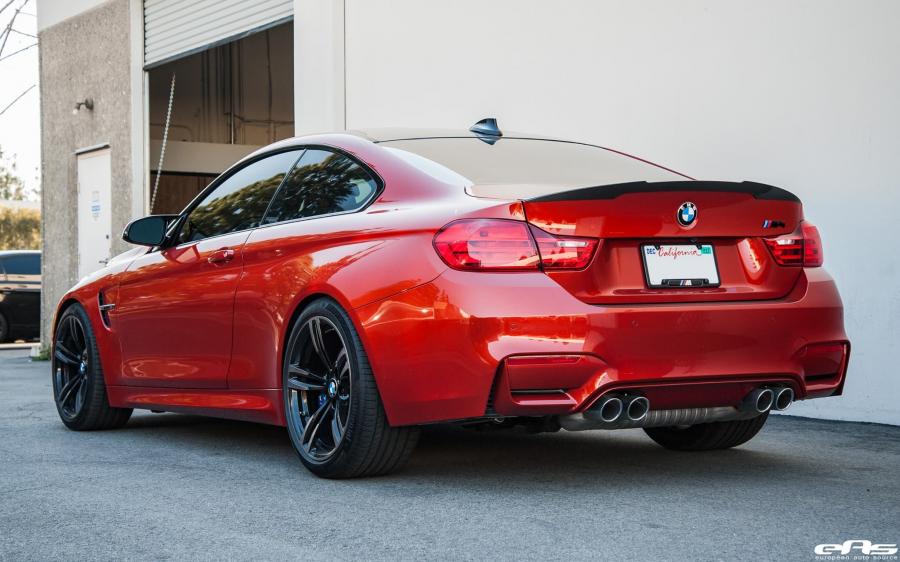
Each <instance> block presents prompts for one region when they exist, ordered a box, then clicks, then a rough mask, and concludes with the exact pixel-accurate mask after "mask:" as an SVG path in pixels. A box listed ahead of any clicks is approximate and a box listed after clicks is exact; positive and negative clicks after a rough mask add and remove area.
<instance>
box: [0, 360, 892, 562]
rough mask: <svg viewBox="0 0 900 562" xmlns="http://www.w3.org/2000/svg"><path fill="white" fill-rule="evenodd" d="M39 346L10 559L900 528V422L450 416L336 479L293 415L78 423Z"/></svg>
mask: <svg viewBox="0 0 900 562" xmlns="http://www.w3.org/2000/svg"><path fill="white" fill-rule="evenodd" d="M26 354H27V350H19V351H0V559H3V560H15V561H19V560H77V559H88V558H89V559H94V560H128V559H133V560H141V559H154V560H156V559H207V560H220V559H255V560H270V559H299V558H303V559H305V560H330V559H356V560H370V559H402V560H423V559H435V560H446V559H453V560H455V559H465V560H475V559H478V560H483V559H488V560H532V559H533V560H544V559H560V560H562V559H590V560H611V559H612V560H625V559H628V560H686V559H701V560H713V559H716V560H776V559H777V560H810V559H814V554H813V548H814V546H815V545H816V544H818V543H825V542H828V543H840V542H843V541H844V540H846V539H870V540H872V541H875V542H878V543H897V542H900V428H898V427H889V426H879V425H867V424H853V423H836V422H822V421H813V420H805V419H799V418H791V417H785V416H779V417H773V418H772V419H770V420H769V422H768V424H767V426H766V427H765V428H764V429H763V431H762V432H761V434H760V435H759V436H757V438H756V439H754V440H753V441H751V442H750V443H749V444H747V445H745V446H743V447H740V448H738V449H734V450H730V451H721V452H713V453H700V454H697V453H673V452H669V451H666V450H664V449H662V448H659V447H657V446H656V445H655V444H653V443H652V442H651V441H650V440H649V439H647V438H646V437H645V436H644V435H643V433H642V432H641V431H640V430H625V431H614V432H588V433H566V432H560V433H556V434H543V435H537V436H535V435H527V434H524V433H519V432H516V431H505V432H504V431H493V432H475V431H470V430H463V429H459V428H433V429H431V430H429V431H427V432H426V433H425V434H424V435H423V438H422V441H421V443H420V446H419V448H418V450H417V451H416V453H415V454H414V456H413V458H412V460H411V462H410V463H409V465H408V466H407V468H406V469H405V470H403V471H402V472H400V473H398V474H395V475H392V476H389V477H383V478H374V479H368V480H355V481H327V480H320V479H317V478H315V477H313V476H311V475H310V474H309V473H307V472H306V471H305V470H304V469H303V467H302V465H300V463H299V461H298V460H297V458H296V456H295V454H294V452H293V450H292V449H291V446H290V444H289V443H288V438H287V435H286V433H285V431H284V430H283V429H281V428H277V427H268V426H264V425H255V424H251V423H240V422H231V421H221V420H215V419H206V418H201V417H194V416H184V415H175V414H149V413H136V414H135V416H134V417H133V418H132V420H131V422H130V423H129V424H128V426H127V427H126V428H125V429H122V430H117V431H108V432H93V433H75V432H72V431H68V430H67V429H65V428H64V427H63V425H62V424H61V423H60V422H59V420H58V418H57V415H56V411H55V409H54V406H53V402H52V399H51V390H50V382H49V380H50V379H49V373H48V369H49V365H48V364H47V363H31V362H29V360H28V358H27V357H25V355H26ZM893 559H896V558H893Z"/></svg>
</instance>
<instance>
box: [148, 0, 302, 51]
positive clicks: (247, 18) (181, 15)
mask: <svg viewBox="0 0 900 562" xmlns="http://www.w3.org/2000/svg"><path fill="white" fill-rule="evenodd" d="M293 5H294V2H293V0H255V1H253V2H247V1H246V0H144V65H145V66H146V67H148V68H149V67H153V66H157V65H159V64H161V63H163V62H166V61H169V60H172V59H174V58H178V57H183V56H185V55H186V54H190V53H193V52H196V51H199V50H202V49H208V48H209V47H212V46H215V45H219V44H222V43H225V42H227V41H233V40H235V39H238V38H240V37H243V36H245V35H248V34H250V33H253V32H256V31H260V30H262V29H265V28H267V27H272V26H274V25H278V24H279V23H283V22H285V21H286V20H288V19H290V18H291V16H292V14H293Z"/></svg>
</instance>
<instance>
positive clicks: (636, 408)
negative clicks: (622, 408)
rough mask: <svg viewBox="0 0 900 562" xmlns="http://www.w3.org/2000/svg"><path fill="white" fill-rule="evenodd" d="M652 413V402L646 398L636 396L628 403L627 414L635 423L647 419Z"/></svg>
mask: <svg viewBox="0 0 900 562" xmlns="http://www.w3.org/2000/svg"><path fill="white" fill-rule="evenodd" d="M649 412H650V401H649V400H647V398H645V397H644V396H635V397H633V398H631V400H629V402H628V407H627V408H626V414H627V415H628V419H629V420H631V421H633V422H639V421H641V420H643V419H644V418H646V417H647V414H648V413H649Z"/></svg>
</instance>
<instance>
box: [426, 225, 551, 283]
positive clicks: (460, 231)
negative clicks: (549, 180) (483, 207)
mask: <svg viewBox="0 0 900 562" xmlns="http://www.w3.org/2000/svg"><path fill="white" fill-rule="evenodd" d="M434 249H435V250H437V253H438V254H439V255H440V256H441V258H443V260H444V261H445V262H447V265H449V266H450V267H452V268H454V269H471V270H490V271H518V270H523V269H535V270H536V269H538V264H539V262H540V257H539V256H538V253H537V247H536V246H535V245H534V240H532V239H531V235H530V234H529V233H528V226H527V225H526V224H525V223H524V222H519V221H512V220H495V219H463V220H458V221H456V222H451V223H450V224H448V225H447V226H445V227H444V228H442V229H441V231H440V232H438V233H437V234H436V235H435V237H434Z"/></svg>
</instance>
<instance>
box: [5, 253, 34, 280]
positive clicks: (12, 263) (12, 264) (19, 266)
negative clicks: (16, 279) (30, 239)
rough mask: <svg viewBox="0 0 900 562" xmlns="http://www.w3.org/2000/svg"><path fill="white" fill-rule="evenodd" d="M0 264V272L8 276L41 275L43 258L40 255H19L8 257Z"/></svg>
mask: <svg viewBox="0 0 900 562" xmlns="http://www.w3.org/2000/svg"><path fill="white" fill-rule="evenodd" d="M0 261H2V264H0V272H2V271H3V270H5V271H6V273H7V274H8V275H40V274H41V256H40V255H39V254H19V255H13V256H6V257H4V258H3V259H2V260H0Z"/></svg>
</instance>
